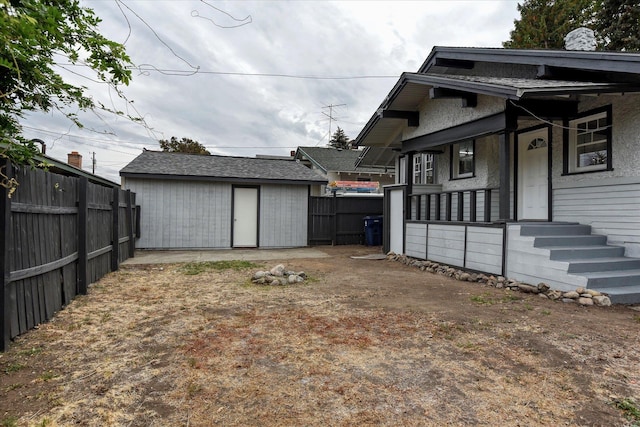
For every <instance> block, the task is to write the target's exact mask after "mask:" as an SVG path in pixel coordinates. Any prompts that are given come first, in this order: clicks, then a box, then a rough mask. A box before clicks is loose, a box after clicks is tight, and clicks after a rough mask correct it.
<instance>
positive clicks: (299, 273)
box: [296, 271, 307, 279]
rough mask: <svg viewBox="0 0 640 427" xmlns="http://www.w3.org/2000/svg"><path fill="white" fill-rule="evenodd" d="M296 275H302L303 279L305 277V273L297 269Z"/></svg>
mask: <svg viewBox="0 0 640 427" xmlns="http://www.w3.org/2000/svg"><path fill="white" fill-rule="evenodd" d="M296 276H300V277H302V278H303V279H306V278H307V273H305V272H304V271H298V272H297V273H296Z"/></svg>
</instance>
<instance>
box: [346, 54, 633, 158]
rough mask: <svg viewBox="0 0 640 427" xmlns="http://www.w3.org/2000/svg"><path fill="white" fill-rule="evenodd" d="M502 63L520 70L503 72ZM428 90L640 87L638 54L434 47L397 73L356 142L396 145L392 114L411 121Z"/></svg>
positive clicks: (546, 91)
mask: <svg viewBox="0 0 640 427" xmlns="http://www.w3.org/2000/svg"><path fill="white" fill-rule="evenodd" d="M479 64H482V65H481V66H479ZM504 66H508V67H519V68H518V70H520V71H519V72H516V73H515V74H516V76H514V75H509V73H508V72H506V71H505V68H504ZM523 67H526V72H524V71H523V70H525V68H523ZM478 68H480V69H481V71H476V69H478ZM434 91H449V93H450V94H457V95H458V96H459V97H461V98H464V97H465V96H468V100H467V102H469V103H472V102H474V101H473V100H474V98H473V97H472V95H476V94H481V95H488V96H492V97H498V98H503V99H505V100H511V101H509V102H514V101H525V100H529V99H552V98H553V97H557V96H561V97H565V96H567V95H577V94H601V93H629V92H640V54H637V53H620V52H584V51H549V50H518V49H497V48H446V47H435V48H434V49H433V50H432V51H431V54H430V55H429V57H428V58H427V60H426V61H425V62H424V63H423V64H422V66H421V67H420V69H419V70H418V72H417V73H403V74H402V75H401V77H400V79H399V80H398V82H397V83H396V84H395V86H394V87H393V88H392V89H391V91H390V92H389V94H388V95H387V96H386V98H385V99H384V101H383V102H382V104H381V105H380V107H379V108H378V110H377V111H376V112H375V113H374V114H373V116H372V117H371V118H370V119H369V121H368V122H367V124H366V125H365V126H364V128H363V129H362V131H361V132H360V134H359V135H358V136H357V137H356V139H355V143H356V145H369V146H385V147H399V146H400V139H401V130H402V127H403V123H405V122H404V121H403V120H398V119H405V120H409V121H411V120H413V121H414V122H417V120H418V116H417V110H418V108H419V105H420V104H421V103H422V102H423V101H424V100H425V99H429V98H435V97H437V93H436V92H434ZM465 94H467V95H465ZM557 99H559V98H557ZM414 125H415V123H414Z"/></svg>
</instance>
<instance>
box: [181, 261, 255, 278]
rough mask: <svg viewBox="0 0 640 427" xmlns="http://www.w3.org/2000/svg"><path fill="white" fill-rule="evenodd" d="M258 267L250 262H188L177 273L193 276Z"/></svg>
mask: <svg viewBox="0 0 640 427" xmlns="http://www.w3.org/2000/svg"><path fill="white" fill-rule="evenodd" d="M257 267H260V265H259V264H255V263H253V262H250V261H204V262H190V263H187V264H184V265H183V266H182V267H180V268H179V271H180V272H181V273H183V274H186V275H187V276H195V275H198V274H202V273H205V272H207V271H220V270H234V271H238V270H246V269H249V268H257Z"/></svg>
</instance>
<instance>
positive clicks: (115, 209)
mask: <svg viewBox="0 0 640 427" xmlns="http://www.w3.org/2000/svg"><path fill="white" fill-rule="evenodd" d="M111 213H112V215H113V221H112V223H113V224H112V230H111V231H112V233H111V236H112V237H111V271H116V270H117V269H118V258H120V232H119V222H118V221H119V218H118V217H119V213H120V187H113V202H112V203H111Z"/></svg>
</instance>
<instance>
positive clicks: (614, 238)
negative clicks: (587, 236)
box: [553, 178, 640, 256]
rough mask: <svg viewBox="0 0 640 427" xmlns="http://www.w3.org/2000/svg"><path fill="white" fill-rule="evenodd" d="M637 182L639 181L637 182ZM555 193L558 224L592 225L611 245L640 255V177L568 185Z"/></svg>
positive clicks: (555, 215) (554, 202) (554, 205)
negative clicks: (617, 245)
mask: <svg viewBox="0 0 640 427" xmlns="http://www.w3.org/2000/svg"><path fill="white" fill-rule="evenodd" d="M634 181H637V182H634ZM562 187H563V188H557V189H555V190H554V191H553V213H554V218H553V219H554V220H555V221H576V222H579V223H581V224H586V225H591V227H592V232H593V233H595V234H604V235H606V236H607V237H608V241H609V243H613V244H620V245H624V246H626V247H627V253H628V255H630V256H640V178H630V179H626V180H623V179H609V180H600V181H590V182H588V183H587V182H580V183H575V184H573V185H572V184H568V183H566V184H564V185H562Z"/></svg>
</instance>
